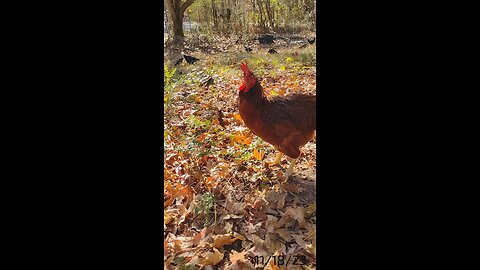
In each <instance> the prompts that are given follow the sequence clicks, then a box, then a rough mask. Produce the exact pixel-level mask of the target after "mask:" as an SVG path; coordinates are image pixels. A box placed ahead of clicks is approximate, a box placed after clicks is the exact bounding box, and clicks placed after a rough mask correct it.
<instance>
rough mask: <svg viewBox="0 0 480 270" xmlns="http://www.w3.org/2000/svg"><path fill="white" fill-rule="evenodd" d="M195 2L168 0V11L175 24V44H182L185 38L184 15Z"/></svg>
mask: <svg viewBox="0 0 480 270" xmlns="http://www.w3.org/2000/svg"><path fill="white" fill-rule="evenodd" d="M194 1H195V0H186V1H185V2H183V3H181V0H167V1H166V4H167V10H168V14H170V18H171V19H172V23H173V42H174V43H178V42H182V41H183V38H184V37H185V35H184V33H183V14H184V13H185V10H187V7H189V6H190V5H191V4H193V2H194Z"/></svg>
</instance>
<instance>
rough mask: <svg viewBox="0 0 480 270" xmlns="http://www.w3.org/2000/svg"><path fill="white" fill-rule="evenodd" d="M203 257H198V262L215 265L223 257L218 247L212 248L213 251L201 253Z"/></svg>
mask: <svg viewBox="0 0 480 270" xmlns="http://www.w3.org/2000/svg"><path fill="white" fill-rule="evenodd" d="M203 256H204V257H205V259H200V263H201V264H203V265H216V264H217V263H219V262H220V261H221V260H222V259H223V256H224V255H223V253H221V252H220V251H218V249H216V248H213V252H207V253H205V254H204V255H203Z"/></svg>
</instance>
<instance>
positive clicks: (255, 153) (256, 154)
mask: <svg viewBox="0 0 480 270" xmlns="http://www.w3.org/2000/svg"><path fill="white" fill-rule="evenodd" d="M264 155H265V152H264V151H262V150H260V152H259V151H257V149H256V148H255V149H253V154H252V156H253V157H254V158H255V159H257V160H262V159H263V156H264Z"/></svg>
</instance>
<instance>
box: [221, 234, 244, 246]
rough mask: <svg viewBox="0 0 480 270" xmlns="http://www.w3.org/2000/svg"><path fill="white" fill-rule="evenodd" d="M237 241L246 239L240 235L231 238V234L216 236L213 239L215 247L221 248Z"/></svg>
mask: <svg viewBox="0 0 480 270" xmlns="http://www.w3.org/2000/svg"><path fill="white" fill-rule="evenodd" d="M237 240H245V237H243V236H242V235H239V234H237V235H236V236H231V235H230V234H222V235H215V236H214V237H213V246H214V247H216V248H221V247H223V246H224V245H230V244H232V243H233V242H235V241H237Z"/></svg>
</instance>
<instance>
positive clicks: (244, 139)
mask: <svg viewBox="0 0 480 270" xmlns="http://www.w3.org/2000/svg"><path fill="white" fill-rule="evenodd" d="M224 47H227V48H229V49H225V50H224V51H223V52H219V53H215V54H212V53H210V54H204V53H201V52H196V53H195V51H194V50H193V52H191V53H189V54H190V55H193V56H195V57H197V58H199V59H201V60H200V61H199V62H196V63H195V64H193V65H189V64H187V63H185V61H184V62H183V63H181V64H180V65H178V66H175V68H176V72H175V73H174V74H173V76H171V78H170V79H169V82H168V83H166V84H165V102H164V109H165V118H164V127H165V131H164V149H165V152H164V175H165V177H164V262H165V269H261V268H262V267H263V266H264V265H262V264H256V263H255V260H254V258H255V256H258V257H257V258H261V256H263V258H264V261H265V262H266V261H267V259H268V258H269V257H270V256H273V255H275V256H280V255H283V256H285V257H284V258H285V260H284V264H285V263H286V261H287V259H288V258H289V257H291V258H292V259H291V261H290V262H289V263H290V264H289V265H288V266H285V265H284V266H279V265H276V264H274V263H273V259H271V260H270V262H269V263H268V264H267V265H266V266H265V268H264V269H314V268H315V266H316V263H315V260H316V243H315V239H316V238H315V237H316V215H315V209H316V203H315V195H316V194H315V186H316V176H315V171H316V160H315V152H316V145H315V140H316V139H313V140H312V141H311V142H309V143H308V144H307V145H305V146H304V147H303V148H302V149H301V150H302V155H301V156H300V158H299V159H298V162H297V164H296V166H295V168H294V173H293V175H292V177H291V178H290V180H289V181H288V182H284V178H283V176H284V173H285V171H286V169H287V168H288V164H289V162H290V161H289V159H287V158H286V157H285V156H284V157H283V158H282V162H281V166H277V165H272V164H271V161H273V159H274V157H275V154H276V153H275V152H274V148H273V147H272V146H271V145H269V144H268V143H266V142H263V141H262V140H261V139H260V138H258V137H256V136H255V135H253V134H252V133H251V132H250V131H249V130H248V128H247V127H246V126H245V125H244V124H243V122H242V119H241V118H240V116H239V114H238V107H237V102H238V87H239V85H240V83H241V79H242V76H243V74H242V72H241V70H240V69H239V63H240V61H247V63H248V64H249V66H250V68H251V69H252V70H253V71H254V73H255V74H256V75H257V77H259V79H260V82H261V84H262V85H263V87H264V89H265V90H266V91H267V93H268V94H270V95H287V94H290V93H306V94H315V91H316V82H315V72H316V67H315V57H316V56H315V47H314V46H308V47H307V48H305V49H299V48H291V47H290V48H279V47H276V48H275V49H276V50H277V51H278V52H279V53H278V54H274V55H270V54H268V53H267V51H268V49H269V48H270V47H268V48H267V47H260V46H256V47H254V51H253V52H252V53H247V52H244V48H243V46H241V45H234V44H233V45H232V44H230V45H228V43H227V45H226V46H224ZM166 57H167V59H168V58H170V59H171V60H170V61H167V62H166V63H165V64H166V70H167V72H170V73H171V72H172V69H173V68H174V66H173V63H174V61H175V60H176V59H175V57H176V58H179V57H180V56H179V55H177V56H175V55H166ZM210 78H211V80H210V84H208V83H205V82H206V81H209V79H210ZM212 82H213V83H212ZM292 256H304V258H306V262H305V265H303V266H299V265H296V266H295V265H292V262H293V261H292V260H293V257H292ZM277 258H278V257H277ZM260 262H261V261H260ZM298 263H300V261H297V264H298ZM277 264H278V259H277ZM302 264H303V263H302Z"/></svg>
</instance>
